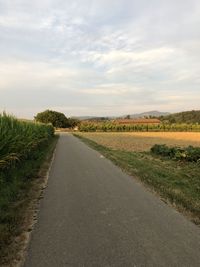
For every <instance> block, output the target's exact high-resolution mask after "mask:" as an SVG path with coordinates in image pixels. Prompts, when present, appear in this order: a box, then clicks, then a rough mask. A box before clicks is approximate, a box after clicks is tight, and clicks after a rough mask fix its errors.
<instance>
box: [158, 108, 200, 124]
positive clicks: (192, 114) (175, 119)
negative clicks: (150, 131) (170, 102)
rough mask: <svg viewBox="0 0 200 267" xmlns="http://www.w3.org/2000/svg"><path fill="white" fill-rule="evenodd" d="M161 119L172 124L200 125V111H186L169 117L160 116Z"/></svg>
mask: <svg viewBox="0 0 200 267" xmlns="http://www.w3.org/2000/svg"><path fill="white" fill-rule="evenodd" d="M159 119H160V120H161V121H168V122H170V123H200V110H191V111H184V112H179V113H174V114H170V115H167V116H160V117H159Z"/></svg>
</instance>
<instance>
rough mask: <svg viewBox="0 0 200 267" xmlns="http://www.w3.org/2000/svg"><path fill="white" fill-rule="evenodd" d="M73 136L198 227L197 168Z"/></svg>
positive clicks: (199, 183)
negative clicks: (139, 182) (155, 193)
mask: <svg viewBox="0 0 200 267" xmlns="http://www.w3.org/2000/svg"><path fill="white" fill-rule="evenodd" d="M75 136H76V137H78V138H80V139H81V140H82V141H84V142H85V143H86V144H88V145H89V146H91V147H92V148H94V149H96V150H98V151H99V152H101V153H102V154H103V155H104V156H105V157H107V158H108V159H110V160H112V161H113V162H114V163H115V164H116V165H118V166H119V167H121V168H122V169H123V170H125V171H126V172H127V173H129V174H131V175H133V176H135V177H137V178H138V179H140V180H141V181H142V182H143V183H144V184H146V185H147V186H148V187H149V188H151V189H152V190H153V191H155V192H157V193H158V194H159V195H160V196H161V198H162V199H164V200H165V201H167V202H170V203H171V204H172V205H174V206H175V207H176V208H177V209H178V210H179V211H181V212H183V213H184V214H185V215H187V216H189V217H190V219H191V220H192V221H193V222H195V223H196V224H200V165H198V164H196V163H192V162H187V163H185V162H184V163H183V162H182V163H181V162H179V161H174V160H170V159H163V158H161V157H158V156H155V155H153V154H151V153H150V152H130V151H122V150H114V149H110V148H108V147H105V146H102V145H99V144H97V143H96V142H94V141H92V140H89V139H87V138H85V137H83V136H80V135H77V134H76V135H75Z"/></svg>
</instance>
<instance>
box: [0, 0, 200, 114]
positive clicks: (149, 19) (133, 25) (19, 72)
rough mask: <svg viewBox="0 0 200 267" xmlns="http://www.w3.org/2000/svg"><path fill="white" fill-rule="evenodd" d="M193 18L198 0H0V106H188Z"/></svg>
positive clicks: (197, 63)
mask: <svg viewBox="0 0 200 267" xmlns="http://www.w3.org/2000/svg"><path fill="white" fill-rule="evenodd" d="M199 23H200V2H199V1H198V0H186V1H181V0H177V1H172V0H169V1H159V0H152V1H151V3H150V2H149V1H145V0H141V1H132V0H123V1H122V0H119V1H113V0H110V1H108V0H102V1H100V0H94V1H90V0H85V1H81V0H75V1H69V0H57V1H55V0H44V1H39V0H35V1H25V0H20V1H12V0H6V1H4V0H0V39H1V42H0V106H2V107H3V108H4V107H5V108H7V109H9V110H14V111H17V110H21V113H20V114H22V112H24V114H29V115H30V114H31V112H33V113H35V112H36V110H37V109H42V108H43V107H44V108H46V107H49V108H50V107H55V108H56V109H59V107H60V109H64V108H65V110H66V112H69V113H70V110H71V111H72V112H74V113H76V114H77V115H78V113H80V114H83V113H85V115H86V113H87V115H88V114H89V113H93V114H94V113H95V112H96V113H97V114H98V115H101V114H103V113H104V115H106V114H105V112H108V113H110V114H111V113H112V114H114V113H116V112H117V113H118V112H119V111H120V112H121V113H131V112H137V111H142V110H147V109H161V110H164V109H165V110H169V111H170V110H177V109H179V110H181V109H185V108H186V107H187V108H189V109H192V108H195V107H197V106H198V101H199V99H198V95H199V86H200V76H199V71H200V45H199V44H200V27H199ZM186 92H188V93H187V94H186ZM45 95H46V96H48V97H45ZM12 98H15V99H16V101H14V100H12ZM197 100H198V101H197ZM15 102H16V103H15ZM176 102H177V104H176ZM31 110H32V111H31ZM19 112H20V111H19ZM19 112H18V113H19ZM29 115H28V116H29ZM107 115H109V114H107Z"/></svg>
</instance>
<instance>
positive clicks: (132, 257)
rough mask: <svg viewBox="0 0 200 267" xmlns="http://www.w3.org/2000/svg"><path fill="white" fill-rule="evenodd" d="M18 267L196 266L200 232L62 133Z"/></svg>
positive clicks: (197, 264) (104, 161)
mask: <svg viewBox="0 0 200 267" xmlns="http://www.w3.org/2000/svg"><path fill="white" fill-rule="evenodd" d="M24 266H25V267H62V266H75V267H83V266H84V267H90V266H94V267H99V266H101V267H108V266H123V267H126V266H133V267H137V266H167V267H171V266H180V267H184V266H187V267H194V266H198V267H199V266H200V229H199V227H197V226H195V225H194V224H192V223H191V222H189V221H188V220H187V219H185V218H184V217H183V216H182V215H180V214H179V213H178V212H177V211H175V210H174V209H172V208H171V207H168V206H167V205H166V204H165V203H163V202H162V201H161V200H160V199H159V198H158V197H156V196H154V195H153V194H152V193H150V192H148V191H147V190H146V189H145V188H144V186H142V185H141V184H140V183H138V182H137V181H135V180H134V178H132V177H130V176H128V175H126V174H125V173H123V172H122V171H121V170H120V169H119V168H118V167H116V166H114V165H113V164H112V163H111V162H110V161H109V160H107V159H105V158H104V157H103V156H101V155H100V154H99V153H98V152H96V151H94V150H92V149H91V148H89V147H88V146H86V145H85V144H83V143H82V142H81V141H79V140H78V139H76V138H75V137H73V136H72V135H70V134H61V137H60V139H59V141H58V144H57V149H56V154H55V159H54V162H53V165H52V168H51V171H50V177H49V182H48V187H47V189H46V191H45V194H44V199H43V200H42V201H41V206H40V212H39V218H38V222H37V224H36V225H35V229H34V231H33V233H32V238H31V242H30V245H29V248H28V256H27V259H26V262H25V265H24Z"/></svg>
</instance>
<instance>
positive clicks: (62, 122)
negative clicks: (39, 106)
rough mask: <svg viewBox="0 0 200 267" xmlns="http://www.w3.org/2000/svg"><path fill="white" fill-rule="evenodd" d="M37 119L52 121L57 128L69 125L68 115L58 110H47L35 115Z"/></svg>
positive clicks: (45, 121)
mask: <svg viewBox="0 0 200 267" xmlns="http://www.w3.org/2000/svg"><path fill="white" fill-rule="evenodd" d="M35 120H36V121H38V122H43V123H51V124H52V125H53V126H54V127H56V128H67V127H68V125H69V122H68V119H67V118H66V116H65V115H64V114H63V113H61V112H57V111H53V110H45V111H43V112H40V113H38V114H37V115H36V116H35Z"/></svg>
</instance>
